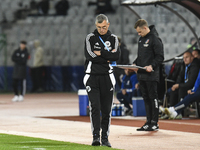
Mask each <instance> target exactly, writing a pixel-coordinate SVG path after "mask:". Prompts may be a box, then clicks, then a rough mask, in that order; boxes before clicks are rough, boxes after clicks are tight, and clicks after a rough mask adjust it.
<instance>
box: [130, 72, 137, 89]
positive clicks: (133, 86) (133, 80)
mask: <svg viewBox="0 0 200 150" xmlns="http://www.w3.org/2000/svg"><path fill="white" fill-rule="evenodd" d="M136 83H138V80H137V75H136V74H133V75H132V76H131V84H132V90H134V89H135V84H136Z"/></svg>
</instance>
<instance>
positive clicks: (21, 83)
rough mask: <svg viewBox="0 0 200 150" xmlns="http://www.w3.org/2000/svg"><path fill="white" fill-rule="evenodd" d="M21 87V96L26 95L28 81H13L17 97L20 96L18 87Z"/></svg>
mask: <svg viewBox="0 0 200 150" xmlns="http://www.w3.org/2000/svg"><path fill="white" fill-rule="evenodd" d="M19 86H20V95H25V93H26V79H13V90H14V94H15V95H19V90H18V87H19Z"/></svg>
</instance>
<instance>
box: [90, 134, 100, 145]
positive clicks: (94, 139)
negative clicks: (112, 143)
mask: <svg viewBox="0 0 200 150" xmlns="http://www.w3.org/2000/svg"><path fill="white" fill-rule="evenodd" d="M92 146H100V138H99V137H98V136H97V137H95V136H93V141H92Z"/></svg>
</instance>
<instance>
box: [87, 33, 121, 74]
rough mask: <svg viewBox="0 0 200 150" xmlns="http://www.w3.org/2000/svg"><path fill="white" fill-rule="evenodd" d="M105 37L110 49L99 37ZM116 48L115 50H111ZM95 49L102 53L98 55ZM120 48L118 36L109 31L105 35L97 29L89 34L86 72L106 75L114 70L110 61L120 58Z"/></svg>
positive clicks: (104, 39)
mask: <svg viewBox="0 0 200 150" xmlns="http://www.w3.org/2000/svg"><path fill="white" fill-rule="evenodd" d="M99 36H100V37H101V38H102V39H103V41H104V43H105V44H106V45H107V47H108V48H109V50H110V51H107V49H106V47H105V46H104V44H103V43H102V42H101V40H100V39H99ZM113 49H115V50H116V51H115V52H111V50H113ZM93 51H101V55H100V56H97V55H96V54H95V53H94V52H93ZM119 55H120V50H119V46H118V39H117V36H116V35H114V34H111V32H110V31H109V30H108V32H107V33H106V34H105V35H100V34H99V33H98V31H97V29H96V30H94V32H93V33H90V34H88V35H87V37H86V39H85V57H86V61H85V73H86V74H94V75H95V74H96V75H97V74H98V75H101V74H102V75H106V74H110V73H112V72H113V67H112V66H110V64H109V62H108V61H117V60H118V59H119Z"/></svg>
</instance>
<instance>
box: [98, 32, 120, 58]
mask: <svg viewBox="0 0 200 150" xmlns="http://www.w3.org/2000/svg"><path fill="white" fill-rule="evenodd" d="M114 38H115V39H114V49H115V52H111V51H106V50H101V57H103V58H104V59H106V60H110V61H117V60H118V59H119V56H120V48H119V42H118V39H117V36H114Z"/></svg>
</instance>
